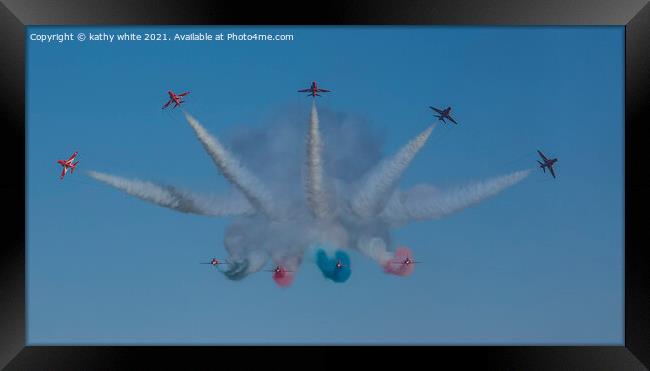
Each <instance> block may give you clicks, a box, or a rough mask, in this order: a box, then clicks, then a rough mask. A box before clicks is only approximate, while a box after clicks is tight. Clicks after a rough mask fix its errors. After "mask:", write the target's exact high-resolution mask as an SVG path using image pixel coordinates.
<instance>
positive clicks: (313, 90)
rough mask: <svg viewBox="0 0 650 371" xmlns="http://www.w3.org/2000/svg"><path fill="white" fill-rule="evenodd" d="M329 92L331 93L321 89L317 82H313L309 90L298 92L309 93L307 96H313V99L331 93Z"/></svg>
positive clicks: (299, 91)
mask: <svg viewBox="0 0 650 371" xmlns="http://www.w3.org/2000/svg"><path fill="white" fill-rule="evenodd" d="M329 92H330V91H329V90H326V89H321V88H319V87H318V85H317V84H316V81H312V83H311V87H310V88H309V89H302V90H298V93H309V94H307V96H310V95H311V96H312V97H316V96H319V97H320V96H321V95H320V94H318V93H329Z"/></svg>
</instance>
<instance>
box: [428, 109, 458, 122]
mask: <svg viewBox="0 0 650 371" xmlns="http://www.w3.org/2000/svg"><path fill="white" fill-rule="evenodd" d="M429 108H431V109H432V110H434V111H436V112H438V113H439V114H438V115H435V116H436V117H437V118H438V120H439V121H442V122H443V123H445V119H447V120H449V121H451V122H453V123H454V124H456V125H458V123H457V122H456V121H455V120H454V119H453V118H451V115H450V112H451V107H447V108H445V109H444V110H440V109H437V108H435V107H431V106H429Z"/></svg>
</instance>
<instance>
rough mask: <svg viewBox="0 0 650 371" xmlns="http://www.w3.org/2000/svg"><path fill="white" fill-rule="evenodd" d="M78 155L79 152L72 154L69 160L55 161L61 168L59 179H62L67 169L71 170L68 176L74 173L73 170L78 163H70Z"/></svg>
mask: <svg viewBox="0 0 650 371" xmlns="http://www.w3.org/2000/svg"><path fill="white" fill-rule="evenodd" d="M78 153H79V152H75V153H73V154H72V156H70V158H69V159H67V160H65V161H64V160H58V161H57V163H58V164H59V165H61V166H63V171H62V172H61V179H63V177H64V176H65V174H66V173H67V172H68V169H71V170H70V174H72V173H74V169H76V168H77V164H78V163H79V161H77V162H75V163H74V164H73V163H72V161H74V159H75V157H77V154H78Z"/></svg>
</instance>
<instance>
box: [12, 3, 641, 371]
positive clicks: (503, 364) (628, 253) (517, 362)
mask: <svg viewBox="0 0 650 371" xmlns="http://www.w3.org/2000/svg"><path fill="white" fill-rule="evenodd" d="M127 24H138V25H166V24H180V25H191V24H224V25H226V24H251V25H252V24H264V25H308V24H312V25H317V24H321V25H325V24H328V25H329V24H332V25H352V24H360V25H388V24H399V25H433V24H437V25H622V26H625V159H626V162H625V345H624V346H487V347H474V346H472V347H455V346H454V347H427V349H426V350H425V351H424V352H418V353H419V355H418V354H416V353H412V352H411V349H414V348H407V347H401V349H400V355H399V357H395V358H392V359H385V358H386V357H381V358H380V357H376V359H377V361H379V362H381V363H383V364H384V365H385V366H388V367H390V366H391V365H397V366H399V363H400V362H402V361H401V360H400V359H398V358H402V357H415V359H416V361H413V362H417V363H419V362H427V360H431V361H433V362H435V364H442V362H445V361H447V362H449V361H450V362H452V364H454V365H457V367H460V368H462V366H464V365H469V364H472V365H476V364H480V365H481V366H480V367H481V369H499V370H583V369H585V370H643V369H647V368H646V367H644V365H646V366H648V365H650V290H649V287H650V284H649V282H650V274H649V273H648V270H647V269H646V267H647V266H648V263H649V260H648V258H647V256H648V254H647V253H646V252H645V251H646V249H647V247H646V245H647V243H644V242H646V241H647V238H646V236H647V233H646V232H644V231H645V230H647V228H644V226H643V223H644V221H645V220H644V219H645V218H643V216H644V215H643V212H644V211H645V210H646V209H647V206H648V203H647V201H646V199H644V198H643V193H644V189H648V186H650V184H648V183H646V182H645V180H644V179H643V178H642V174H643V173H644V172H643V170H641V169H637V168H638V167H640V166H643V165H644V163H646V161H644V160H645V159H646V158H647V155H645V153H646V152H647V150H646V148H644V146H643V144H644V142H645V136H644V135H643V134H644V131H643V128H644V125H648V124H649V123H650V120H648V115H647V113H646V112H647V110H646V109H644V108H646V107H647V106H649V105H650V104H649V102H650V99H649V98H650V94H649V93H648V92H649V90H650V84H648V81H649V80H648V76H649V75H650V58H649V56H650V6H648V2H647V1H645V0H624V1H621V0H618V1H617V0H607V1H605V0H593V1H587V0H573V1H571V0H562V1H560V0H552V1H531V0H498V1H497V0H493V1H467V0H466V1H451V0H448V1H421V0H420V1H402V2H398V1H385V0H382V1H377V0H375V1H368V0H364V1H347V2H344V1H336V2H335V1H331V2H309V1H304V2H302V3H299V4H291V5H289V4H280V3H276V2H265V3H259V4H257V3H256V4H255V5H251V4H250V3H248V2H228V3H226V2H196V1H192V0H187V1H178V0H177V1H169V0H159V1H152V0H149V1H135V0H132V1H115V0H113V1H98V0H86V1H81V0H77V1H75V0H66V1H61V0H59V1H45V0H38V1H35V0H33V1H24V0H22V1H21V0H2V4H0V55H1V56H2V57H1V58H0V83H1V84H2V92H4V94H3V98H2V100H1V103H0V106H1V107H2V112H1V113H2V115H1V116H0V117H2V118H3V119H4V120H3V121H4V122H3V123H2V125H3V127H4V131H3V138H2V142H3V143H2V144H3V145H2V146H1V147H0V148H1V150H0V151H1V153H2V157H1V158H3V159H5V160H7V161H11V162H10V163H8V164H5V176H4V177H3V179H2V193H3V195H4V196H5V197H4V201H5V202H4V206H5V210H6V214H5V215H6V219H5V222H3V224H4V225H5V227H6V230H5V233H3V236H4V238H5V243H4V244H3V246H2V249H1V250H0V367H6V369H7V370H58V369H61V370H76V369H84V370H88V369H123V368H133V362H137V363H141V364H146V365H147V369H149V368H154V367H155V365H167V366H169V365H171V364H183V365H185V364H186V362H187V361H188V360H192V361H194V362H196V361H198V362H199V363H203V364H204V365H205V366H206V368H212V367H207V366H210V365H211V366H214V367H216V366H215V363H214V362H215V361H214V360H215V359H224V358H225V357H226V353H227V354H229V355H230V357H232V354H234V353H233V352H235V349H234V348H230V347H229V348H228V349H227V350H224V349H223V348H215V347H149V346H142V347H122V346H116V347H110V346H87V347H84V346H26V327H25V325H26V310H25V309H26V308H25V246H26V241H25V240H26V223H25V206H26V202H27V200H26V198H25V197H26V196H25V182H26V181H27V179H26V172H25V173H22V174H21V173H20V171H19V168H18V167H17V166H13V163H14V162H17V161H15V159H16V158H17V157H18V156H20V155H21V154H23V153H24V154H26V151H25V27H26V26H29V25H127ZM9 159H11V160H9ZM587 166H594V171H598V169H597V164H589V165H587ZM21 175H22V177H21ZM604 176H606V174H604ZM300 348H301V349H299V350H300V352H301V353H302V352H307V353H309V352H311V353H314V354H320V356H321V357H324V356H325V355H326V354H329V353H327V352H328V351H327V350H319V349H318V348H317V347H300ZM346 348H350V347H346ZM417 348H420V350H421V348H422V347H417ZM356 349H359V348H356ZM373 349H374V348H373ZM373 349H371V348H364V350H365V351H366V352H367V353H371V352H373ZM252 350H253V349H252V348H250V349H247V350H246V351H245V352H249V351H252ZM255 351H256V352H263V353H267V354H266V355H265V356H263V357H260V359H261V360H264V359H266V360H268V362H270V363H271V366H272V365H273V362H274V361H273V358H274V357H276V356H277V354H278V353H286V354H285V355H283V356H282V357H288V354H289V353H291V354H294V353H293V352H295V351H296V349H292V350H287V349H286V348H279V347H255ZM245 352H242V351H241V350H239V351H237V352H235V354H236V355H235V357H242V356H244V354H247V353H245ZM354 352H355V353H356V350H355V351H354ZM381 352H382V350H381V349H380V350H379V352H377V353H381ZM351 353H352V352H351ZM404 353H406V354H404ZM409 353H410V354H409ZM292 356H293V357H295V354H294V355H292ZM363 357H368V355H363ZM371 357H372V356H371ZM418 358H419V359H418ZM285 359H286V358H285ZM136 360H137V361H136ZM227 360H228V359H227V358H225V361H227ZM329 361H330V362H334V361H335V359H329ZM142 362H145V363H142ZM282 366H283V365H281V364H278V365H277V367H278V368H279V367H282ZM307 366H309V365H307ZM307 366H300V367H307ZM454 368H456V367H454ZM183 369H201V368H200V367H194V368H192V367H187V366H183Z"/></svg>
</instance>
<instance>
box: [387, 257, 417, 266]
mask: <svg viewBox="0 0 650 371" xmlns="http://www.w3.org/2000/svg"><path fill="white" fill-rule="evenodd" d="M392 263H393V264H404V265H410V264H415V263H422V262H416V261H415V260H411V258H406V259H404V260H402V261H401V262H392Z"/></svg>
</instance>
